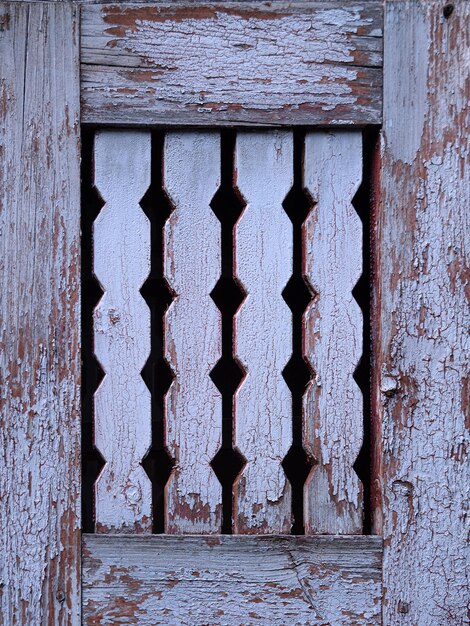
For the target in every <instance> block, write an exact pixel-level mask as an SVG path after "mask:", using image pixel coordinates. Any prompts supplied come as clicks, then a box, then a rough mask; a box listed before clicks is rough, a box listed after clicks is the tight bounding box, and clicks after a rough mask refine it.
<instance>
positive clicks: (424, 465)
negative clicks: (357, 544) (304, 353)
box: [375, 0, 470, 626]
mask: <svg viewBox="0 0 470 626" xmlns="http://www.w3.org/2000/svg"><path fill="white" fill-rule="evenodd" d="M386 4H387V15H386V28H385V33H386V39H385V110H384V130H383V133H382V153H383V160H382V169H381V178H382V185H381V187H382V195H381V202H380V204H379V206H378V224H377V232H376V237H377V245H378V249H377V255H378V262H377V274H376V275H377V279H376V295H375V308H376V310H377V313H378V315H379V316H380V326H379V329H378V346H377V362H376V364H375V368H376V369H377V371H378V372H380V373H381V375H382V380H381V385H380V389H378V390H377V391H378V393H379V394H380V396H381V398H380V402H378V406H379V408H380V409H381V410H380V413H381V419H382V441H383V464H384V465H383V501H384V505H383V510H384V520H383V534H384V540H385V555H384V624H385V625H387V626H388V625H391V624H397V625H398V624H400V625H403V626H404V625H409V626H411V625H412V626H428V625H429V624H439V625H442V626H454V625H456V624H468V623H469V622H468V620H469V617H470V616H469V614H468V598H469V595H468V590H469V578H468V576H469V573H470V560H469V558H468V546H467V545H466V544H467V540H468V532H469V523H468V522H469V517H468V503H469V495H470V463H469V460H468V449H469V426H470V421H469V420H470V413H469V409H470V403H469V395H468V394H469V380H470V378H469V354H470V340H469V334H468V330H469V325H470V312H469V294H470V292H469V277H470V275H469V260H470V259H469V256H470V254H469V253H470V250H469V248H470V239H469V227H470V211H469V205H470V145H469V131H470V109H469V106H468V96H469V85H470V40H469V37H468V32H469V31H468V25H469V23H470V3H468V2H466V1H459V0H457V1H456V2H454V3H453V4H454V7H455V8H454V11H453V13H452V14H451V15H450V16H449V17H448V18H447V19H446V18H445V17H444V16H443V4H442V3H441V2H437V1H435V0H431V1H428V0H426V1H425V0H419V1H414V2H409V1H399V2H387V3H386ZM397 77H398V80H397Z"/></svg>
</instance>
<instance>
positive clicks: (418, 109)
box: [0, 0, 470, 626]
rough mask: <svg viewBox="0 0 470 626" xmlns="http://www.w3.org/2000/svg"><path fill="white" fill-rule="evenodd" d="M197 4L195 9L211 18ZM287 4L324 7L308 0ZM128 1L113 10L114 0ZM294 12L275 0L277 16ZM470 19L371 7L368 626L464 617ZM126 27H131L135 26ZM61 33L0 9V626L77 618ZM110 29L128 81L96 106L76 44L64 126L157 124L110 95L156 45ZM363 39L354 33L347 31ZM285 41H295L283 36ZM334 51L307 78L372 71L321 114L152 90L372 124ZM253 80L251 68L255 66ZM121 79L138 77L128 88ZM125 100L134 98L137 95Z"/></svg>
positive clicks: (74, 234) (65, 59)
mask: <svg viewBox="0 0 470 626" xmlns="http://www.w3.org/2000/svg"><path fill="white" fill-rule="evenodd" d="M356 4H358V3H353V2H342V3H339V2H337V3H335V8H337V9H338V6H339V5H341V6H340V7H339V9H338V10H340V9H341V7H343V8H345V11H346V13H347V12H348V10H349V8H350V7H351V6H353V5H354V6H355V5H356ZM359 4H360V5H361V6H363V7H365V8H364V10H365V11H367V10H369V11H371V12H374V11H378V10H379V9H378V8H377V7H378V6H379V3H378V2H375V1H368V0H365V1H364V2H362V3H359ZM207 6H208V7H209V8H207V9H205V13H204V15H203V16H202V19H203V20H204V19H205V20H209V21H210V19H211V15H212V13H211V9H210V6H211V5H207ZM240 6H241V5H240ZM244 6H245V8H244V9H243V10H242V9H239V11H241V12H243V11H246V13H245V17H247V18H250V10H251V11H252V12H254V14H255V16H256V15H258V17H259V13H260V12H265V13H266V12H267V13H269V16H271V14H272V12H276V11H277V10H278V9H279V6H281V5H280V4H277V3H276V5H273V7H271V8H265V7H263V9H260V8H259V7H258V6H257V5H256V6H252V5H245V4H244ZM283 6H284V5H283ZM295 6H301V4H300V3H299V4H296V5H295ZM304 6H305V7H307V9H306V10H311V11H314V12H315V11H320V12H321V10H322V9H321V7H320V5H319V3H310V4H308V3H306V4H305V5H304ZM175 7H176V5H175ZM230 7H231V5H228V4H227V5H226V8H225V9H224V10H223V12H224V15H226V16H229V15H230ZM248 7H251V9H250V8H248ZM308 7H310V8H308ZM81 9H82V12H83V15H82V24H87V27H86V28H85V29H84V30H83V32H82V36H83V39H82V42H83V41H86V42H91V39H89V38H91V37H92V31H91V30H90V28H91V26H90V28H88V25H91V24H92V23H93V24H96V26H98V23H99V20H98V22H95V21H93V20H92V19H91V17H90V16H96V15H97V14H98V13H99V11H98V9H97V6H96V5H94V4H93V3H86V2H85V3H83V4H82V6H81ZM126 10H127V9H126V8H123V9H116V10H115V14H117V15H122V14H123V13H125V12H126ZM132 10H134V9H129V11H132ZM178 10H179V9H176V8H175V9H171V8H168V7H167V9H161V10H157V11H156V13H157V14H158V15H160V16H161V14H162V11H163V12H164V11H167V14H170V15H174V14H175V12H177V11H178ZM279 10H280V9H279ZM295 10H297V9H290V8H289V7H287V8H286V9H285V12H287V13H289V11H292V14H295ZM351 10H352V9H351ZM145 11H147V12H148V11H149V9H148V8H146V9H145ZM221 11H222V9H221ZM283 11H284V9H283ZM340 12H341V11H340ZM359 14H360V11H359ZM87 16H89V17H90V19H89V20H88V21H86V20H87ZM251 17H253V16H251ZM469 18H470V6H469V4H468V3H467V2H466V1H465V0H456V1H455V2H454V3H453V5H446V7H443V3H442V2H438V1H437V0H430V1H428V0H387V1H386V3H385V18H384V33H385V39H384V42H385V46H384V91H383V102H384V107H383V131H382V135H381V160H380V163H377V171H376V174H377V179H378V183H377V196H376V211H377V213H376V222H375V230H374V256H375V261H374V276H375V278H374V280H375V282H374V302H375V305H374V310H375V311H377V314H376V317H375V323H374V337H375V351H374V367H373V374H374V381H373V389H372V394H373V399H374V403H375V411H376V414H377V415H378V417H379V421H378V422H377V423H376V426H375V432H374V439H375V446H374V450H375V461H374V465H375V477H376V484H375V489H374V494H375V495H374V498H375V500H374V519H375V530H376V532H378V533H379V534H380V533H381V532H382V529H383V535H384V540H385V547H384V565H383V568H384V569H383V577H384V589H383V593H384V595H383V600H382V602H383V623H384V624H398V623H399V624H409V625H413V626H414V625H421V624H422V625H423V626H424V625H427V624H429V623H431V622H432V623H436V624H444V625H447V624H448V625H449V626H450V625H454V624H459V623H465V620H466V619H467V617H468V616H467V614H466V578H465V576H466V573H467V572H468V569H467V568H468V562H466V561H465V547H464V546H465V532H466V531H465V525H466V523H467V518H466V514H465V502H466V499H468V489H469V487H468V485H469V483H470V481H469V470H468V458H467V450H468V410H469V406H470V403H469V402H468V389H469V385H468V372H467V365H466V359H467V358H468V357H467V355H468V352H469V345H468V339H467V337H466V336H465V335H464V329H465V327H466V326H467V325H468V321H469V315H468V308H467V307H468V302H467V299H466V298H468V280H469V279H468V237H467V240H465V230H466V229H467V230H468V211H467V210H466V207H467V205H468V202H469V200H470V173H469V169H470V165H469V159H468V154H469V151H468V130H469V125H470V121H469V118H468V108H467V106H468V105H467V103H466V100H467V99H468V94H467V91H468V67H469V64H470V48H469V44H468V38H466V26H467V24H468V20H469ZM255 19H256V17H255ZM284 19H288V18H287V17H286V18H284ZM157 22H158V20H157ZM281 22H282V20H281ZM158 23H159V24H163V23H164V22H163V21H160V22H158ZM117 26H118V24H114V25H113V26H111V28H117ZM133 27H136V28H140V27H141V25H140V23H139V24H137V23H136V22H134V26H132V24H131V29H132V28H133ZM159 27H160V26H159ZM79 30H80V20H79V6H78V4H75V3H69V2H57V3H52V2H51V3H48V2H44V3H42V2H41V3H26V2H11V3H3V4H2V5H1V10H0V75H1V80H2V83H1V94H2V98H1V99H0V101H1V103H2V104H1V105H0V111H1V113H0V115H1V119H2V126H1V128H0V137H1V144H0V159H1V164H2V167H1V170H0V172H1V173H0V176H1V177H2V178H1V180H0V189H1V190H2V191H1V194H2V195H1V196H0V197H1V198H2V200H1V205H0V208H1V214H0V215H1V217H0V227H1V233H0V259H1V261H0V267H1V276H2V288H3V293H4V294H5V293H6V294H7V297H3V298H2V301H1V305H0V307H1V308H0V311H1V319H0V329H1V332H0V337H1V347H2V350H1V357H0V359H1V360H0V363H1V371H0V381H1V386H2V404H1V407H2V409H1V410H2V415H1V419H2V423H1V428H0V440H1V443H2V445H1V450H2V460H3V463H4V469H2V471H1V472H0V488H1V506H0V527H1V529H2V539H3V541H2V557H1V563H0V565H1V572H0V577H1V579H0V595H1V600H0V606H1V610H0V615H1V617H0V623H4V624H8V625H9V624H15V623H16V624H25V625H26V624H79V623H80V620H81V617H80V611H81V609H80V607H81V601H80V584H79V581H80V545H79V527H80V522H79V518H80V516H79V507H80V497H79V493H80V443H79V442H80V434H79V433H80V417H79V415H80V412H79V401H78V397H79V384H80V322H79V319H80V316H79V299H80V286H79V285H80V282H79V236H80V231H79V228H80V227H79V212H80V211H79V159H80V157H79V114H80V112H79V57H80V51H79V37H78V36H79ZM93 32H94V33H95V34H96V37H100V36H102V37H108V36H109V33H106V32H105V30H102V32H101V35H100V31H99V28H97V30H95V31H93ZM359 35H360V36H359ZM93 36H95V35H93ZM113 36H116V41H117V43H116V46H115V48H114V49H113V53H112V55H111V57H112V59H111V57H109V59H111V61H112V63H114V64H115V65H114V67H113V68H112V69H111V70H109V72H110V74H108V75H109V76H113V77H114V78H113V80H116V81H122V80H123V77H125V75H126V72H128V74H129V76H128V79H127V80H128V83H124V84H122V83H120V82H119V84H118V82H116V85H117V88H119V89H121V88H122V89H124V91H123V92H121V94H120V96H119V98H120V99H118V100H116V102H119V106H116V110H117V113H116V115H115V117H113V115H114V113H110V110H112V109H113V108H114V107H113V106H112V105H109V99H108V100H107V99H106V98H105V96H104V95H103V94H102V92H100V89H99V84H101V85H102V80H101V79H99V76H101V75H102V74H100V72H103V71H104V69H103V68H104V67H105V66H106V63H107V60H103V59H99V58H98V57H97V56H96V55H97V54H98V53H97V52H96V50H98V49H99V44H97V45H96V46H94V45H91V44H90V45H88V43H87V50H86V52H85V51H84V52H83V54H82V67H81V71H82V99H83V100H82V101H83V109H82V111H83V116H82V121H85V122H93V123H102V124H136V123H139V124H148V123H153V124H160V123H165V122H167V119H165V109H164V108H163V109H161V108H157V107H154V108H153V109H151V110H150V111H149V112H148V113H146V114H145V115H140V114H139V116H140V117H137V116H134V117H133V115H132V113H130V112H129V111H132V109H131V107H129V106H127V104H126V103H127V102H133V101H134V102H135V99H136V98H138V97H140V94H142V90H145V87H142V86H141V85H142V83H141V85H140V86H139V87H138V88H137V87H136V86H135V83H136V76H140V77H143V78H144V82H145V81H146V80H147V78H146V77H147V74H146V73H145V72H146V71H148V68H146V67H142V66H145V63H147V62H149V63H153V62H154V60H155V59H153V60H152V52H151V51H150V52H148V51H147V53H148V54H149V55H150V56H147V57H146V58H145V59H144V60H142V59H143V57H142V56H141V52H139V49H138V48H135V49H131V51H130V52H129V51H119V52H118V50H120V46H122V43H121V39H120V38H121V34H120V33H119V32H117V33H116V34H115V35H113ZM367 36H369V37H370V38H371V39H373V38H374V37H375V35H372V34H370V33H369V35H365V37H367ZM361 37H362V34H360V33H359V32H358V33H357V37H356V35H355V36H354V38H353V37H352V35H351V39H350V40H349V41H351V42H352V41H353V40H354V41H355V42H358V41H359V40H360V39H361ZM365 37H364V38H365ZM234 43H237V41H235V40H234ZM242 43H243V42H242ZM369 43H371V42H369ZM300 44H301V36H300V35H299V39H298V40H296V41H295V43H293V46H294V47H296V46H297V45H299V46H300ZM214 45H215V44H214ZM348 45H351V48H349V47H347V46H346V51H347V52H349V51H350V50H352V51H353V52H352V55H351V56H352V60H351V61H349V60H346V61H340V62H338V63H339V65H338V64H337V65H335V63H325V64H324V65H323V66H322V69H321V68H319V67H318V66H317V67H316V68H315V72H317V74H316V76H317V77H318V75H319V74H318V72H320V75H321V72H327V73H328V72H330V71H331V75H330V76H334V73H335V71H338V72H339V69H341V68H339V66H340V65H341V64H343V63H344V64H345V65H344V67H343V68H342V70H341V71H342V72H343V74H341V72H339V74H338V75H343V76H345V78H344V79H343V82H341V81H340V84H339V85H338V83H337V82H336V80H337V76H338V75H336V78H333V79H332V80H331V81H330V80H329V78H328V76H327V77H326V79H325V80H326V82H327V84H329V85H330V86H334V87H335V89H347V87H348V84H349V83H348V81H350V80H351V72H353V71H355V70H353V69H352V66H354V65H355V64H356V63H359V64H361V62H363V65H362V67H363V72H364V76H366V75H367V76H376V77H377V79H376V80H375V82H374V81H371V82H370V83H367V80H366V79H364V85H366V83H367V85H369V86H368V87H367V86H365V87H364V89H365V92H364V93H362V94H355V95H353V97H352V100H353V102H352V103H351V104H350V105H348V106H347V107H346V108H343V109H342V110H341V115H340V116H339V117H335V115H334V114H330V113H327V112H325V111H324V112H323V113H322V114H321V115H319V116H318V117H316V113H315V110H316V109H315V107H316V106H320V107H321V106H326V107H327V106H328V103H326V104H325V101H323V100H322V98H320V99H317V100H315V98H314V99H312V101H311V103H310V104H309V105H308V107H307V108H304V109H302V107H297V108H296V107H290V108H289V107H287V109H286V110H284V111H279V106H278V105H279V102H277V103H276V102H274V103H273V101H272V100H269V98H267V100H266V102H268V103H270V104H269V106H268V104H266V109H265V111H264V113H265V116H263V115H261V113H260V110H258V109H256V106H255V105H256V103H255V101H254V100H252V102H251V104H250V103H248V104H249V106H247V108H246V109H238V110H232V111H230V110H227V109H225V106H226V104H227V102H224V105H223V106H219V105H213V104H210V103H211V102H213V100H215V98H212V94H211V96H210V98H209V97H207V99H206V96H205V95H204V98H203V101H202V105H201V106H200V108H201V109H202V110H201V111H197V113H198V115H197V116H195V115H194V105H193V104H191V106H188V107H187V108H186V109H185V106H186V104H187V102H183V101H181V102H180V103H176V104H177V106H174V105H175V101H174V97H173V96H172V95H171V94H170V95H169V96H168V98H167V102H168V105H167V106H168V107H170V108H172V107H173V108H174V110H175V111H178V113H175V115H174V117H172V118H171V119H170V122H172V123H178V124H196V123H197V124H200V125H204V124H214V125H216V124H217V123H220V124H227V123H229V124H241V125H250V124H253V125H256V124H262V123H263V120H268V122H267V123H268V125H282V124H288V125H292V124H296V123H298V124H307V123H319V122H321V121H322V120H323V123H325V122H324V120H326V121H327V123H334V122H335V121H336V122H338V123H341V124H344V123H345V122H347V123H350V124H356V125H357V124H360V125H362V124H367V123H374V124H377V123H380V122H381V121H382V118H381V114H380V109H381V107H380V106H377V100H376V99H377V97H379V100H380V93H381V89H380V87H378V86H379V85H380V84H381V80H380V75H381V72H380V71H376V70H374V71H372V69H374V68H377V67H378V66H377V65H374V63H376V61H377V54H378V51H377V50H374V51H373V53H372V52H371V51H370V50H369V52H367V53H366V52H364V54H362V53H361V54H362V56H361V55H359V57H358V56H357V55H358V54H359V53H358V52H354V51H357V50H359V49H360V48H359V47H354V45H355V44H354V45H353V44H352V43H351V44H348ZM122 47H125V45H124V46H122ZM116 48H117V50H116ZM214 49H215V50H217V47H215V48H214ZM240 49H241V50H243V46H242V47H241V48H240ZM246 50H247V54H248V55H249V54H250V52H249V50H248V49H246ZM147 53H146V54H147ZM343 53H344V48H343ZM369 53H370V55H369V56H367V55H368V54H369ZM94 55H95V56H94ZM374 55H375V56H374ZM98 56H99V54H98ZM366 58H367V60H366V61H364V59H366ZM109 59H108V60H109ZM149 59H150V61H149ZM371 59H372V60H371ZM373 59H375V61H374V60H373ZM95 62H96V63H97V65H94V64H95ZM112 63H111V64H110V67H111V65H112ZM348 63H351V67H349V68H348ZM312 67H313V66H312ZM127 68H130V69H129V70H128V69H127ZM263 71H265V72H266V71H268V70H263ZM315 72H314V71H313V69H312V74H311V76H310V80H315ZM182 76H183V78H184V75H182ZM348 76H349V78H348ZM260 78H261V79H263V78H266V75H265V74H263V73H262V72H261V74H260ZM148 80H149V81H150V82H149V84H148V85H147V87H149V88H154V86H155V85H154V84H153V82H154V81H155V76H153V75H152V76H149V77H148ZM299 80H303V79H302V77H300V78H299ZM306 80H308V78H307V79H306ZM137 82H138V81H137ZM85 83H86V84H85ZM260 84H261V83H260ZM93 85H96V86H95V87H93ZM127 88H132V89H137V91H136V92H135V93H127V94H126V92H125V89H127ZM93 89H95V90H96V91H93ZM217 90H220V83H219V84H215V85H214V93H216V92H217ZM466 90H467V91H466ZM99 93H101V94H102V95H101V96H97V97H96V98H95V95H97V94H99ZM377 94H379V96H377ZM142 97H143V100H142V102H143V103H144V104H143V106H147V104H148V100H146V99H145V94H144V95H143V96H142ZM281 97H282V96H281ZM363 98H365V100H363ZM221 101H225V98H223V99H222V100H221ZM322 102H323V104H322ZM364 102H366V104H365V105H364ZM208 103H209V104H208ZM168 110H169V109H167V111H168ZM185 111H186V112H185ZM199 114H200V115H199ZM322 115H324V117H322ZM196 120H199V121H197V122H196ZM329 541H335V540H334V539H333V540H329ZM372 541H374V540H372ZM86 542H87V545H88V542H90V544H91V543H92V542H93V539H90V540H89V539H88V538H87V539H86ZM374 545H375V544H374ZM312 623H317V622H312Z"/></svg>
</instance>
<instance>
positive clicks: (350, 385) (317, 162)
mask: <svg viewBox="0 0 470 626" xmlns="http://www.w3.org/2000/svg"><path fill="white" fill-rule="evenodd" d="M304 176H305V186H306V189H307V191H308V192H309V193H310V194H311V196H312V199H313V201H314V203H315V206H314V208H313V210H312V212H311V213H310V215H309V216H308V218H307V220H306V222H305V227H304V237H305V246H306V249H305V261H304V263H305V276H306V278H307V280H308V281H309V283H310V285H311V287H312V289H313V291H314V292H315V294H316V295H315V297H314V299H313V300H312V303H311V304H310V305H309V307H308V309H307V311H306V313H305V316H304V325H305V327H304V342H305V357H306V359H307V361H308V362H309V363H310V365H311V367H312V371H313V380H312V382H311V384H310V385H309V387H308V389H307V391H306V394H305V398H304V429H305V431H304V432H305V438H304V445H305V447H306V448H307V449H308V450H309V451H310V452H311V454H312V456H313V457H314V459H315V462H316V465H315V467H314V469H313V472H312V474H311V476H310V478H309V479H308V481H307V484H306V486H305V504H306V506H305V528H306V532H307V533H333V534H334V533H344V534H350V533H360V532H362V487H361V483H360V481H359V479H358V477H357V475H356V473H355V471H354V469H353V464H354V462H355V460H356V458H357V455H358V453H359V450H360V448H361V444H362V435H363V401H362V393H361V391H360V389H359V388H358V386H357V384H356V382H355V381H354V379H353V374H354V370H355V368H356V366H357V364H358V363H359V359H360V357H361V354H362V313H361V310H360V308H359V306H358V304H357V303H356V301H355V300H354V298H353V295H352V290H353V288H354V286H355V284H356V283H357V281H358V279H359V277H360V275H361V272H362V224H361V221H360V219H359V216H358V214H357V212H356V211H355V209H354V207H353V206H352V204H351V200H352V198H353V196H354V193H355V192H356V191H357V189H358V186H359V184H360V182H361V179H362V136H361V133H359V132H333V133H329V132H316V133H308V134H307V137H306V143H305V172H304Z"/></svg>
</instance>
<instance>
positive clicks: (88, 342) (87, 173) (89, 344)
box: [81, 129, 104, 533]
mask: <svg viewBox="0 0 470 626" xmlns="http://www.w3.org/2000/svg"><path fill="white" fill-rule="evenodd" d="M93 140H94V131H93V130H91V129H83V130H82V162H81V233H82V236H81V281H82V282H81V284H82V296H81V345H82V384H81V403H82V530H83V532H85V533H92V532H94V529H95V507H94V484H95V481H96V479H97V478H98V475H99V473H100V472H101V469H102V468H103V466H104V460H103V457H102V456H101V454H100V453H99V452H98V450H97V449H96V448H95V447H94V445H93V396H94V393H95V391H96V389H97V388H98V385H99V384H100V382H101V380H102V379H103V376H104V372H103V370H102V368H101V367H100V365H99V363H98V361H97V360H96V358H95V356H94V353H93V310H94V308H95V306H96V305H97V304H98V302H99V300H100V299H101V297H102V295H103V291H102V289H101V287H100V285H99V282H98V281H97V279H96V278H95V276H94V274H93V240H92V236H93V235H92V234H93V222H94V221H95V219H96V217H97V216H98V213H99V212H100V210H101V208H102V207H103V205H104V202H103V200H102V198H101V196H100V194H99V193H98V191H97V190H96V188H95V187H94V185H93Z"/></svg>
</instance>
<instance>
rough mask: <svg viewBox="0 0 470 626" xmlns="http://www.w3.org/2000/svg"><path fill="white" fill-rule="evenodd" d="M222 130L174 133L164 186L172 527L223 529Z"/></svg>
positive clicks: (168, 138)
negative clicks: (218, 200) (214, 203)
mask: <svg viewBox="0 0 470 626" xmlns="http://www.w3.org/2000/svg"><path fill="white" fill-rule="evenodd" d="M219 185H220V136H219V133H214V132H207V133H202V132H191V133H189V132H188V133H169V134H168V135H167V136H166V138H165V149H164V186H165V190H166V192H167V193H168V195H169V196H170V199H171V201H172V202H173V204H174V207H175V209H174V211H173V213H172V214H171V216H170V218H169V220H168V222H167V223H166V225H165V256H164V273H165V278H166V279H167V281H168V284H169V286H170V288H171V289H172V290H173V291H174V292H175V296H176V297H175V300H174V301H173V302H172V304H171V305H170V308H169V309H168V311H167V313H166V317H165V355H166V359H167V361H168V363H169V365H170V367H171V368H172V370H173V373H174V375H175V379H174V381H173V383H172V385H171V387H170V389H169V391H168V393H167V395H166V398H165V407H166V413H165V419H166V421H165V433H166V445H167V449H168V451H169V453H170V455H171V456H172V457H173V458H174V459H175V464H176V465H175V468H174V470H173V473H172V475H171V477H170V480H169V483H168V485H167V503H166V508H167V511H166V530H167V532H172V533H217V532H220V526H221V514H222V508H221V507H222V494H221V485H220V483H219V481H218V479H217V477H216V475H215V474H214V472H213V470H212V468H211V466H210V462H211V460H212V459H213V457H214V456H215V454H216V453H217V451H218V449H219V447H220V445H221V437H222V398H221V395H220V392H219V391H218V389H217V388H216V386H215V385H214V383H213V382H212V380H211V378H210V376H209V374H210V372H211V370H212V368H213V367H214V365H215V364H216V363H217V361H218V360H219V358H220V356H221V332H222V331H221V316H220V312H219V310H218V309H217V307H216V305H215V304H214V301H213V300H212V298H211V297H210V293H211V291H212V289H213V288H214V286H215V284H216V282H217V280H218V278H219V277H220V273H221V248H220V222H219V220H218V219H217V217H216V216H215V214H214V212H213V211H212V209H211V208H210V201H211V200H212V198H213V196H214V194H215V192H216V190H217V188H218V187H219Z"/></svg>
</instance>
